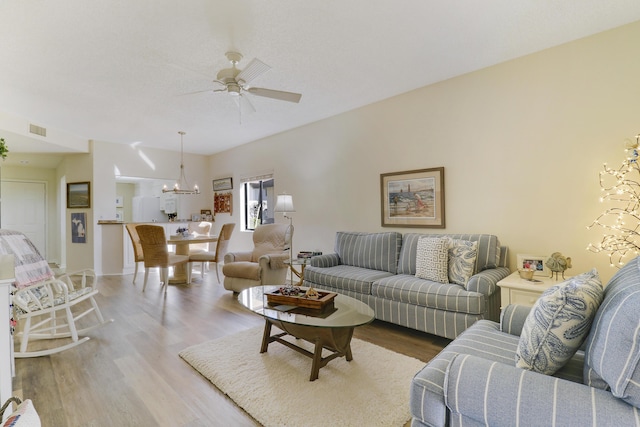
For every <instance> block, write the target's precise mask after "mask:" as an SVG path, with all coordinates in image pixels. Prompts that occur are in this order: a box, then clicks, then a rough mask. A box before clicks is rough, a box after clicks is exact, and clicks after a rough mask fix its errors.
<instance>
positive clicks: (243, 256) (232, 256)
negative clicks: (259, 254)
mask: <svg viewBox="0 0 640 427" xmlns="http://www.w3.org/2000/svg"><path fill="white" fill-rule="evenodd" d="M252 255H253V252H227V253H226V254H224V263H225V264H228V263H230V262H240V261H251V256H252Z"/></svg>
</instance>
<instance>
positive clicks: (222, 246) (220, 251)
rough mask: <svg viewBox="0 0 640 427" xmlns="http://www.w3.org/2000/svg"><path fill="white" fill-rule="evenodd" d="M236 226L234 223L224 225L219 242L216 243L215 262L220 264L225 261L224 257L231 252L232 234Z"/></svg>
mask: <svg viewBox="0 0 640 427" xmlns="http://www.w3.org/2000/svg"><path fill="white" fill-rule="evenodd" d="M235 227H236V225H235V224H234V223H232V222H230V223H227V224H224V225H223V226H222V228H221V229H220V234H219V235H218V241H217V242H216V259H215V262H220V261H221V260H223V259H224V255H225V254H226V253H227V252H228V251H229V240H230V239H231V234H232V233H233V229H234V228H235Z"/></svg>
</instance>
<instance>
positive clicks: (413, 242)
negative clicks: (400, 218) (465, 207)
mask: <svg viewBox="0 0 640 427" xmlns="http://www.w3.org/2000/svg"><path fill="white" fill-rule="evenodd" d="M425 236H426V237H435V238H438V237H450V238H452V239H459V240H468V241H471V242H478V246H477V255H476V261H475V267H474V270H473V274H476V273H479V272H480V271H483V270H486V269H489V268H496V267H497V266H498V265H499V264H498V263H499V262H500V242H499V240H498V237H497V236H494V235H491V234H423V233H406V234H405V235H404V236H403V237H402V250H401V251H400V259H399V261H398V274H409V275H412V276H415V274H416V251H417V246H418V239H419V238H420V237H425Z"/></svg>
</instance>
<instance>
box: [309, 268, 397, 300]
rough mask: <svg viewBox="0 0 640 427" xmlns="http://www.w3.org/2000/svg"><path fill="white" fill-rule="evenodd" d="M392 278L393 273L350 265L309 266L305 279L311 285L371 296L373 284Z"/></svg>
mask: <svg viewBox="0 0 640 427" xmlns="http://www.w3.org/2000/svg"><path fill="white" fill-rule="evenodd" d="M389 276H392V274H391V273H388V272H386V271H379V270H370V269H367V268H360V267H353V266H350V265H337V266H335V267H328V268H323V267H313V266H307V268H305V270H304V279H305V281H309V282H311V283H317V284H320V285H321V286H322V287H324V288H335V289H336V290H337V291H343V290H347V291H353V292H358V293H361V294H367V295H370V294H371V286H372V283H373V282H374V281H376V280H378V279H382V278H385V277H389Z"/></svg>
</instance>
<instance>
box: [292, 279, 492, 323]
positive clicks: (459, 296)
mask: <svg viewBox="0 0 640 427" xmlns="http://www.w3.org/2000/svg"><path fill="white" fill-rule="evenodd" d="M305 273H306V270H305ZM371 294H372V295H373V296H375V297H379V298H383V299H387V300H391V301H398V302H404V303H407V304H411V305H417V306H422V307H429V308H434V309H438V310H446V311H451V312H455V313H469V314H482V313H484V312H485V308H486V305H485V295H482V294H480V293H477V292H469V291H467V290H465V289H464V288H463V287H462V286H460V285H456V284H453V283H439V282H433V281H430V280H424V279H420V278H417V277H415V276H409V275H406V274H396V275H394V276H389V277H385V278H382V279H378V280H376V281H375V282H374V283H373V287H372V290H371Z"/></svg>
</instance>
